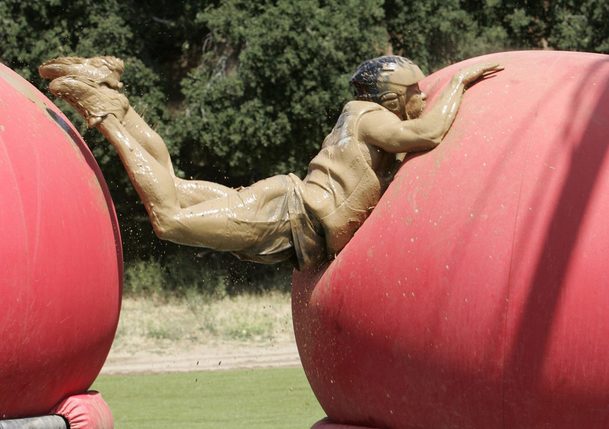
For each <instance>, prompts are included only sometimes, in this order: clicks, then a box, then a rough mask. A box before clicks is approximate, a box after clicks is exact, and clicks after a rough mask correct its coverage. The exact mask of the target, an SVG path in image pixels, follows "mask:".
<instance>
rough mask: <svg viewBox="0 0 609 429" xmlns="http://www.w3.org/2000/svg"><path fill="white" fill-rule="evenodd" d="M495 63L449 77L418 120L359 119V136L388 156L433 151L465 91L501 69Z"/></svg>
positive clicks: (382, 115)
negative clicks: (390, 154) (446, 84)
mask: <svg viewBox="0 0 609 429" xmlns="http://www.w3.org/2000/svg"><path fill="white" fill-rule="evenodd" d="M501 69H502V68H501V67H500V66H499V65H497V64H476V65H474V66H471V67H468V68H465V69H462V70H460V71H459V72H458V73H457V74H455V75H454V76H453V78H452V79H451V81H450V83H449V84H448V86H447V87H446V88H445V89H444V90H443V91H442V94H441V95H440V98H439V99H438V100H437V101H436V103H435V104H434V105H433V107H431V108H430V109H429V110H426V111H424V112H423V114H422V115H421V117H420V118H417V119H410V120H405V121H402V120H400V119H399V118H398V117H397V116H396V115H394V114H393V113H391V112H389V111H385V110H382V111H373V112H369V113H367V114H365V115H364V116H362V119H361V122H360V137H361V138H362V139H363V140H364V141H366V143H369V144H372V145H375V146H378V147H380V148H381V149H383V150H385V151H386V152H391V153H400V152H418V151H424V150H429V149H433V148H434V147H436V146H437V145H438V144H439V143H440V142H441V141H442V138H444V136H445V135H446V133H447V132H448V130H449V129H450V126H451V125H452V123H453V121H454V120H455V116H456V115H457V111H458V110H459V106H460V105H461V100H462V99H463V93H464V91H465V88H466V87H467V86H468V85H470V84H472V83H473V82H475V81H476V80H478V79H480V78H481V77H483V76H485V75H487V74H489V73H493V72H496V71H499V70H501Z"/></svg>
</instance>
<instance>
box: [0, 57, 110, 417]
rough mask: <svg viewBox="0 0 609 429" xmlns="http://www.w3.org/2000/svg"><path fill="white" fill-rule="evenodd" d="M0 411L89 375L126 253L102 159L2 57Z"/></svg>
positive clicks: (20, 412) (104, 350)
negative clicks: (97, 160)
mask: <svg viewBox="0 0 609 429" xmlns="http://www.w3.org/2000/svg"><path fill="white" fill-rule="evenodd" d="M0 261H1V263H0V419H3V418H16V417H24V416H34V415H40V414H45V413H47V412H48V411H49V410H50V409H51V408H52V407H53V406H54V405H55V404H57V403H58V402H59V401H60V400H61V399H63V398H64V397H65V396H66V395H68V394H74V393H79V392H84V391H86V390H87V388H88V387H89V386H90V385H91V383H92V382H93V380H94V379H95V377H96V376H97V374H98V373H99V370H100V369H101V367H102V364H103V362H104V360H105V358H106V356H107V354H108V351H109V350H110V345H111V344H112V340H113V338H114V333H115V330H116V326H117V322H118V314H119V309H120V286H121V276H122V273H121V271H122V255H121V244H120V237H119V232H118V227H117V222H116V216H115V213H114V208H113V205H112V202H111V200H110V196H109V194H108V191H107V188H106V185H105V183H104V181H103V179H102V177H101V173H100V171H99V169H98V167H97V165H96V163H95V160H94V158H93V156H92V155H91V153H90V152H89V150H88V148H87V147H86V146H85V144H84V142H83V141H82V139H81V138H80V136H79V135H78V133H77V132H76V130H75V129H74V127H73V126H72V125H71V124H70V123H69V122H68V121H67V119H66V118H65V117H64V116H63V114H62V113H61V112H60V111H59V110H58V109H57V108H56V107H55V106H54V105H53V103H51V102H50V101H49V100H48V99H47V98H46V97H44V96H43V95H42V94H41V93H40V92H39V91H37V90H36V89H35V88H34V87H33V86H31V85H30V84H29V83H28V82H26V81H25V80H23V79H22V78H21V77H19V76H18V75H17V74H15V73H14V72H12V71H11V70H9V69H8V68H6V67H5V66H3V65H0Z"/></svg>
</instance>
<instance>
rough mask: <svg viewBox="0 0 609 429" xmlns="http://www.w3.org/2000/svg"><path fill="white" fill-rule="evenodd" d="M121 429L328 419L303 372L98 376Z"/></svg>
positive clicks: (301, 423)
mask: <svg viewBox="0 0 609 429" xmlns="http://www.w3.org/2000/svg"><path fill="white" fill-rule="evenodd" d="M93 389H95V390H99V391H100V392H102V394H103V396H104V399H105V400H106V402H108V404H109V405H110V408H111V409H112V413H113V414H114V422H115V427H117V428H120V429H154V428H172V429H173V428H176V429H195V428H197V429H212V428H213V429H219V428H222V429H233V428H234V429H291V428H293V429H309V428H310V427H311V426H312V425H313V423H315V422H316V421H317V420H319V419H321V418H322V417H323V416H324V413H323V411H322V409H321V407H320V406H319V404H318V402H317V400H316V399H315V397H314V395H313V393H312V391H311V388H310V387H309V384H308V383H307V380H306V378H305V375H304V372H303V371H302V368H277V369H256V370H227V371H207V372H189V373H168V374H146V375H106V376H100V377H99V378H98V379H97V381H96V382H95V384H94V386H93Z"/></svg>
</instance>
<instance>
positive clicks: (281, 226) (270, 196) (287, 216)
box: [231, 174, 326, 270]
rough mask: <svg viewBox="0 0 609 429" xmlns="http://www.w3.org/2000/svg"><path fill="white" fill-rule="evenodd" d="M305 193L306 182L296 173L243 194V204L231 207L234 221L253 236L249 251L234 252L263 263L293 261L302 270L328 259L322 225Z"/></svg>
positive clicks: (249, 189)
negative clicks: (308, 208) (311, 213)
mask: <svg viewBox="0 0 609 429" xmlns="http://www.w3.org/2000/svg"><path fill="white" fill-rule="evenodd" d="M302 193H303V183H302V181H301V180H300V179H299V178H298V177H297V176H295V175H293V174H289V175H278V176H273V177H271V178H268V179H264V180H261V181H259V182H256V183H254V184H253V185H252V186H249V187H247V188H244V189H242V190H241V191H239V199H240V203H239V204H231V205H232V206H233V212H234V213H235V216H234V217H233V219H231V222H233V223H234V225H233V227H234V228H237V229H239V230H241V231H245V230H247V231H249V234H251V236H252V237H251V239H250V240H248V241H249V244H248V245H247V247H246V248H244V249H241V250H239V251H233V252H232V253H233V254H234V255H236V256H237V257H238V258H240V259H244V260H248V261H254V262H259V263H263V264H272V263H276V262H281V261H285V260H287V259H292V261H293V263H294V265H295V266H296V268H297V269H299V270H302V269H306V268H308V267H311V266H314V265H316V264H318V263H319V262H321V261H322V260H324V259H326V246H325V240H324V237H323V233H322V228H321V225H320V224H319V222H317V220H315V219H314V218H312V217H311V216H309V214H308V213H307V211H306V209H305V205H304V199H303V196H302ZM237 207H238V209H237Z"/></svg>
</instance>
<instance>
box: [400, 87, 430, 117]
mask: <svg viewBox="0 0 609 429" xmlns="http://www.w3.org/2000/svg"><path fill="white" fill-rule="evenodd" d="M404 99H405V102H404V113H405V116H406V117H405V118H404V119H415V118H418V117H420V116H421V114H422V113H423V109H425V103H426V102H425V100H426V99H427V94H425V93H424V92H422V91H421V89H420V88H419V85H418V84H416V83H415V84H414V85H410V86H409V87H408V88H406V93H405V94H404Z"/></svg>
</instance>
